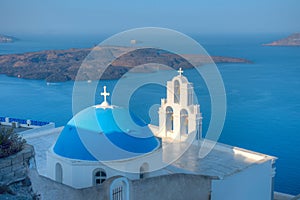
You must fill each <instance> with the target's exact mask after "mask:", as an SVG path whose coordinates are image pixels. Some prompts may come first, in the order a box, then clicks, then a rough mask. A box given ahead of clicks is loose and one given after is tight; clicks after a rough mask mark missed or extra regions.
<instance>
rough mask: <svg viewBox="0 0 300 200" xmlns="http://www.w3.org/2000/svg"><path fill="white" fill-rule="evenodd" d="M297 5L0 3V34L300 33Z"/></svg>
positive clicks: (263, 0) (156, 0) (171, 0)
mask: <svg viewBox="0 0 300 200" xmlns="http://www.w3.org/2000/svg"><path fill="white" fill-rule="evenodd" d="M299 10H300V1H299V0H248V1H246V0H206V1H203V0H180V1H178V0H148V1H146V0H122V1H121V0H119V1H116V0H105V1H104V0H0V34H54V35H55V34H58V35H59V34H99V33H104V34H106V33H107V34H111V33H117V32H120V31H124V30H127V29H131V28H137V27H146V26H154V27H164V28H171V29H175V30H177V31H181V32H185V33H209V34H211V33H216V34H217V33H221V34H227V33H237V34H239V33H293V32H300V23H299V19H300V12H299Z"/></svg>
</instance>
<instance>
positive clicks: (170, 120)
mask: <svg viewBox="0 0 300 200" xmlns="http://www.w3.org/2000/svg"><path fill="white" fill-rule="evenodd" d="M173 125H174V123H173V109H172V108H171V107H170V106H168V107H167V108H166V130H167V131H170V132H172V131H173V129H174V126H173Z"/></svg>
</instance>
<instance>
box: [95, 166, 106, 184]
mask: <svg viewBox="0 0 300 200" xmlns="http://www.w3.org/2000/svg"><path fill="white" fill-rule="evenodd" d="M93 177H94V185H100V184H102V183H103V182H104V181H105V180H106V172H105V171H104V169H96V170H95V171H94V173H93Z"/></svg>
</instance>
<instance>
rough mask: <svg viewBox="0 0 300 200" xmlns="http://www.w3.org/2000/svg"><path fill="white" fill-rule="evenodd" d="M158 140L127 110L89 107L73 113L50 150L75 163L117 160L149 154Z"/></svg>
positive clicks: (155, 146)
mask: <svg viewBox="0 0 300 200" xmlns="http://www.w3.org/2000/svg"><path fill="white" fill-rule="evenodd" d="M158 147H159V141H158V140H157V139H156V138H155V137H154V136H153V133H152V132H151V130H150V129H149V127H148V126H147V125H146V124H145V123H143V122H142V121H141V120H140V119H139V118H138V117H136V116H134V115H132V113H130V112H129V111H128V110H127V109H124V108H120V107H111V106H109V107H101V106H92V107H89V108H86V109H84V110H82V111H81V112H79V113H78V114H76V115H75V116H74V117H73V118H72V119H71V120H70V121H69V122H68V124H67V125H66V126H65V127H64V129H63V130H62V132H61V133H60V135H59V137H58V139H57V141H56V144H55V145H54V148H53V151H54V152H55V153H56V154H58V155H60V156H63V157H66V158H70V159H77V160H89V161H109V160H120V159H126V158H132V157H135V156H140V155H143V154H145V153H150V152H152V151H153V150H155V149H156V148H158Z"/></svg>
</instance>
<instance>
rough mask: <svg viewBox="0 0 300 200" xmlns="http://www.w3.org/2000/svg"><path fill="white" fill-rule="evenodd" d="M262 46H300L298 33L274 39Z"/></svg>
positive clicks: (299, 34)
mask: <svg viewBox="0 0 300 200" xmlns="http://www.w3.org/2000/svg"><path fill="white" fill-rule="evenodd" d="M263 45H264V46H300V33H294V34H292V35H290V36H288V37H286V38H283V39H280V40H276V41H274V42H271V43H267V44H263Z"/></svg>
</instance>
